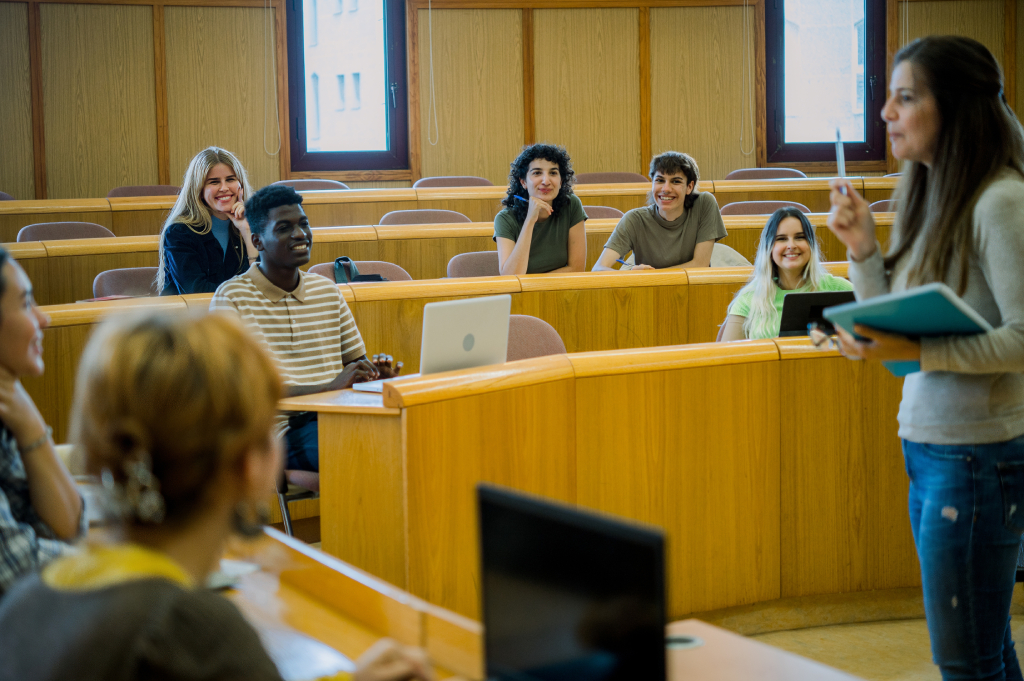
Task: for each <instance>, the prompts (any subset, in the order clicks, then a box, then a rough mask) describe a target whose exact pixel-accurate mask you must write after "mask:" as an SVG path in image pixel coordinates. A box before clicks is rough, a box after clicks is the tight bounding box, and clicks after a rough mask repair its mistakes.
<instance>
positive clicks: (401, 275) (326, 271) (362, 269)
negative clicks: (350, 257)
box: [309, 260, 412, 283]
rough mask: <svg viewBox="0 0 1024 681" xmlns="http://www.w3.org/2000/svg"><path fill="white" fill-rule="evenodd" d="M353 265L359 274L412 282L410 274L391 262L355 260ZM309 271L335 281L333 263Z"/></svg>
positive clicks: (326, 263) (317, 266) (315, 266)
mask: <svg viewBox="0 0 1024 681" xmlns="http://www.w3.org/2000/svg"><path fill="white" fill-rule="evenodd" d="M353 264H355V266H356V269H357V270H359V274H379V275H380V276H382V277H384V278H385V279H387V280H388V281H412V277H411V276H410V275H409V273H408V272H406V271H405V270H404V269H403V268H401V267H399V266H398V265H396V264H394V263H391V262H384V261H383V260H354V261H353ZM309 271H310V272H312V273H313V274H319V275H320V276H321V277H327V278H328V279H330V280H331V281H334V280H335V279H334V263H333V262H324V263H320V264H319V265H313V266H312V267H310V268H309ZM356 283H358V282H356Z"/></svg>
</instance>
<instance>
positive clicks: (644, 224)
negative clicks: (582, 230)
mask: <svg viewBox="0 0 1024 681" xmlns="http://www.w3.org/2000/svg"><path fill="white" fill-rule="evenodd" d="M726 236H728V234H727V233H726V231H725V223H724V222H722V213H721V212H720V211H719V210H718V202H716V201H715V197H714V196H713V195H711V194H708V193H705V192H701V193H699V194H697V199H696V200H695V201H694V202H693V205H692V206H691V207H690V208H688V209H685V210H683V214H682V215H680V216H679V217H678V218H677V219H675V220H673V221H672V222H669V221H668V220H665V219H664V218H663V217H661V215H660V214H659V213H658V209H657V207H656V206H644V207H643V208H634V209H633V210H631V211H629V212H628V213H626V214H625V215H623V216H622V219H621V220H619V224H617V225H616V226H615V231H614V232H612V235H611V237H610V238H609V239H608V243H606V244H605V245H604V247H605V248H609V249H611V250H613V251H615V252H616V253H618V254H619V255H620V256H621V257H625V256H626V255H627V254H628V253H629V252H630V251H632V252H633V255H634V261H635V262H636V264H637V265H650V266H651V267H656V268H658V269H661V268H663V267H675V266H676V265H682V264H683V263H684V262H689V261H691V260H693V251H694V250H695V249H696V248H697V244H699V243H703V242H705V241H718V240H719V239H724V238H725V237H726Z"/></svg>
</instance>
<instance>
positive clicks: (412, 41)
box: [405, 2, 423, 182]
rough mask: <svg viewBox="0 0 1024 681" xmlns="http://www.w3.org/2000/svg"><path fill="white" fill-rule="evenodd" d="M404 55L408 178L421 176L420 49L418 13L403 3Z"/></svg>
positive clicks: (412, 7) (409, 5) (413, 6)
mask: <svg viewBox="0 0 1024 681" xmlns="http://www.w3.org/2000/svg"><path fill="white" fill-rule="evenodd" d="M405 30H406V37H405V57H406V61H407V62H408V67H409V179H410V180H412V181H413V182H415V181H416V180H418V179H420V177H422V175H421V172H422V165H423V164H422V159H421V158H420V151H421V148H420V145H419V142H418V140H419V139H420V127H421V125H420V50H419V40H420V38H419V34H420V29H419V13H418V12H417V10H416V5H415V4H414V3H411V2H407V3H405Z"/></svg>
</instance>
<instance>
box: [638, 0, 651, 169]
mask: <svg viewBox="0 0 1024 681" xmlns="http://www.w3.org/2000/svg"><path fill="white" fill-rule="evenodd" d="M637 30H638V31H639V34H638V40H639V41H640V53H639V59H640V73H639V77H640V162H641V163H647V162H648V161H649V159H650V158H651V156H652V154H651V8H650V7H641V8H640V12H639V21H638V22H637Z"/></svg>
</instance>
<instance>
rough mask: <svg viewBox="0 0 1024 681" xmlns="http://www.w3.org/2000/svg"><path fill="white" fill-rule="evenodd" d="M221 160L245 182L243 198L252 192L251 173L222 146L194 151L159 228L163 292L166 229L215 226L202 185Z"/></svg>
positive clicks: (158, 287) (159, 284)
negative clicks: (174, 197) (175, 199)
mask: <svg viewBox="0 0 1024 681" xmlns="http://www.w3.org/2000/svg"><path fill="white" fill-rule="evenodd" d="M219 163H223V164H224V165H226V166H227V167H229V168H231V172H232V173H234V175H235V177H237V178H238V181H239V182H240V183H241V185H242V196H243V198H245V199H248V198H249V197H250V196H252V187H251V186H250V185H249V175H248V174H247V173H246V172H245V168H244V167H243V166H242V164H241V162H240V161H239V160H238V159H237V158H235V155H234V154H232V153H231V152H230V151H228V150H227V149H221V148H220V147H207V148H205V149H203V150H202V151H200V152H199V153H198V154H196V155H195V157H194V158H193V159H192V161H191V162H190V163H189V164H188V168H187V169H186V170H185V177H184V179H182V182H181V193H180V194H178V200H177V201H175V202H174V207H173V208H171V212H170V214H169V215H168V216H167V219H166V220H165V221H164V226H163V229H161V230H160V255H159V258H160V262H159V265H158V267H159V269H158V270H157V274H156V290H157V292H158V293H162V292H163V290H164V287H165V286H166V285H167V265H166V263H165V262H164V236H165V235H166V233H167V228H168V227H170V226H171V225H173V224H177V223H181V224H183V225H185V226H186V227H188V228H189V229H191V230H192V231H193V232H195V233H196V234H209V233H210V230H211V229H213V218H212V216H211V214H210V208H209V206H207V205H206V202H205V201H203V186H204V185H205V184H206V176H207V175H209V173H210V171H211V170H212V169H213V167H214V166H215V165H217V164H219ZM243 245H244V244H243ZM243 250H244V249H243Z"/></svg>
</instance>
